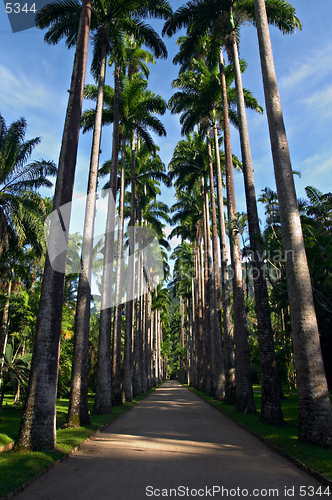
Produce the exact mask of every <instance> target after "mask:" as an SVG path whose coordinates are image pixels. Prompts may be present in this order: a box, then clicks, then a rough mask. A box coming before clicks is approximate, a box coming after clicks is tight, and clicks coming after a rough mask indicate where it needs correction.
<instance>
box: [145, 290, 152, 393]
mask: <svg viewBox="0 0 332 500" xmlns="http://www.w3.org/2000/svg"><path fill="white" fill-rule="evenodd" d="M151 300H152V299H151V292H150V290H149V291H148V292H147V294H146V311H145V325H146V330H147V376H148V389H151V387H152V363H153V356H152V321H151V318H152V311H151Z"/></svg>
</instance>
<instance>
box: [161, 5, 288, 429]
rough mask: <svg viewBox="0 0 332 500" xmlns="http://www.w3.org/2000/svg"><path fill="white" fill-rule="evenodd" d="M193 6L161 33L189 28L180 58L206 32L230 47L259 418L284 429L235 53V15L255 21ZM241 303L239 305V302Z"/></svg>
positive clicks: (244, 9) (222, 8) (278, 20)
mask: <svg viewBox="0 0 332 500" xmlns="http://www.w3.org/2000/svg"><path fill="white" fill-rule="evenodd" d="M270 3H271V4H272V5H271V8H270V5H269V4H270ZM194 4H195V5H194V8H192V7H193V6H192V5H190V9H188V4H187V6H186V7H184V8H180V9H179V10H178V11H177V12H176V13H175V15H174V18H173V19H172V20H171V21H168V22H167V23H166V25H165V28H164V31H165V30H166V28H167V29H168V32H169V33H170V32H171V31H172V30H173V31H174V29H175V27H178V26H180V25H181V24H183V23H187V24H188V23H190V25H189V30H188V31H189V36H188V38H187V40H186V41H185V44H186V47H185V48H183V53H185V52H186V51H187V52H188V50H190V45H191V44H192V43H195V42H197V39H198V38H200V37H202V36H204V35H205V34H206V32H207V31H209V32H210V33H211V37H212V40H213V47H212V49H213V50H215V46H219V47H221V46H222V45H223V44H225V40H226V45H227V44H228V47H229V48H230V53H231V58H232V60H233V65H234V73H235V79H236V90H237V104H238V116H239V125H240V127H239V129H240V138H241V150H242V159H243V171H244V180H245V190H246V200H247V209H248V216H249V233H250V240H251V246H252V247H253V261H254V266H255V269H256V270H257V273H256V274H257V279H255V282H254V285H255V297H256V300H255V304H256V311H257V320H258V328H259V336H260V345H261V348H260V359H261V372H262V387H263V388H262V393H263V396H262V411H261V418H262V420H263V421H265V422H271V423H279V424H281V425H282V424H283V418H282V414H281V407H280V401H279V400H278V398H277V396H274V395H275V394H277V390H276V389H277V376H276V372H275V369H274V349H273V333H272V327H271V320H270V313H269V304H268V295H267V286H266V280H265V277H264V272H263V267H262V259H261V254H262V251H261V247H260V243H259V240H260V228H259V220H258V214H257V205H256V197H255V188H254V181H253V170H252V164H251V155H250V146H249V136H248V129H247V122H246V114H245V104H244V99H243V89H242V81H241V72H240V64H239V57H238V48H237V35H238V33H237V28H238V23H236V21H235V16H236V15H238V18H239V20H240V22H243V19H246V20H247V21H248V20H249V21H252V22H254V21H255V18H254V15H253V6H254V3H253V2H246V3H245V4H243V3H242V2H236V1H231V2H227V1H226V2H225V1H223V0H220V1H219V2H211V3H209V0H203V1H196V2H194ZM267 4H268V7H269V15H270V18H269V20H270V22H273V23H275V24H277V25H278V26H279V27H280V28H281V29H283V30H284V31H291V30H292V29H293V26H294V23H295V24H296V19H295V20H294V16H293V12H292V11H291V9H289V5H288V4H286V3H285V2H282V3H281V2H280V5H279V11H277V10H276V9H275V2H269V1H267ZM207 9H209V10H207ZM203 12H208V14H207V15H206V16H205V18H202V17H201V15H202V14H203ZM281 13H282V14H281ZM219 57H220V69H221V75H222V73H223V61H222V53H221V49H220V55H219ZM222 81H223V80H222ZM229 145H230V142H229V140H227V145H226V141H225V148H226V150H227V149H228V147H229ZM236 302H237V301H236ZM240 302H241V303H242V300H241V301H240ZM243 326H244V325H243Z"/></svg>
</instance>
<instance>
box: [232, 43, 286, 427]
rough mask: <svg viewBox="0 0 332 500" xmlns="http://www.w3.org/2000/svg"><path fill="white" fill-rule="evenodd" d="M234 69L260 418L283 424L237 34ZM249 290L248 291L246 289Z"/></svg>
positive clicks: (274, 423) (267, 422)
mask: <svg viewBox="0 0 332 500" xmlns="http://www.w3.org/2000/svg"><path fill="white" fill-rule="evenodd" d="M232 51H233V68H234V75H235V86H236V97H237V110H238V118H239V130H240V143H241V152H242V165H243V176H244V186H245V193H246V202H247V213H248V226H249V236H250V246H251V256H252V270H253V272H254V274H253V281H254V292H255V309H256V317H257V326H258V342H259V357H260V368H261V379H262V404H261V413H260V419H261V420H262V422H264V423H266V424H273V425H284V424H285V423H284V419H283V416H282V411H281V404H280V394H279V384H278V377H277V370H276V365H275V356H274V343H273V330H272V325H271V312H270V305H269V298H268V293H267V283H266V277H265V268H264V262H263V251H262V245H261V241H262V238H261V231H260V227H259V219H258V212H257V202H256V193H255V183H254V172H253V168H252V160H251V151H250V141H249V132H248V124H247V116H246V110H245V102H244V97H243V86H242V78H241V70H240V62H239V54H238V48H237V41H236V36H235V34H234V36H233V37H232ZM247 293H248V291H247Z"/></svg>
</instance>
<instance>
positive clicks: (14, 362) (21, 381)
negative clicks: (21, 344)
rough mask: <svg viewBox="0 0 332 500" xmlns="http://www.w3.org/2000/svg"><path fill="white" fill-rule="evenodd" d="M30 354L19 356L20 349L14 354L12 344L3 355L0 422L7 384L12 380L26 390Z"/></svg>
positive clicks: (8, 345)
mask: <svg viewBox="0 0 332 500" xmlns="http://www.w3.org/2000/svg"><path fill="white" fill-rule="evenodd" d="M30 363H31V354H22V353H21V354H20V348H18V349H17V350H16V351H15V352H14V346H13V344H7V345H6V348H5V355H4V366H3V381H2V387H1V394H0V420H1V412H2V403H3V399H4V396H5V392H6V388H7V386H8V383H9V382H10V381H11V380H12V379H14V380H16V382H17V384H18V385H19V386H20V387H21V388H23V389H24V388H26V387H27V384H28V380H29V369H30Z"/></svg>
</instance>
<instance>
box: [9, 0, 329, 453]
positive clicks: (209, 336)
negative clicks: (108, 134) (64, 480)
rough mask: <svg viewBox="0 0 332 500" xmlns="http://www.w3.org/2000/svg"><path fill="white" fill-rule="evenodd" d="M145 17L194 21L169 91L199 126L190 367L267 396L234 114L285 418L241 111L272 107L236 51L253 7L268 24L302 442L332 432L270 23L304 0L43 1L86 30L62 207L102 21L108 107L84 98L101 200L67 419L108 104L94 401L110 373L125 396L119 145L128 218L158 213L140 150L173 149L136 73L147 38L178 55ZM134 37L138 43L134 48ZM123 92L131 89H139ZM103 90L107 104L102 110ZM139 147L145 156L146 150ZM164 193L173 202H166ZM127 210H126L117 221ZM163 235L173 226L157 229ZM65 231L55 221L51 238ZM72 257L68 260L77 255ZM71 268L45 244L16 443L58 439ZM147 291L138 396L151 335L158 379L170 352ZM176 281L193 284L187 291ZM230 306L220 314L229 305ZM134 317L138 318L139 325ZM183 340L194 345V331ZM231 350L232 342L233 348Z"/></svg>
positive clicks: (185, 117)
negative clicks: (247, 274)
mask: <svg viewBox="0 0 332 500" xmlns="http://www.w3.org/2000/svg"><path fill="white" fill-rule="evenodd" d="M147 17H160V18H163V19H165V20H166V23H165V26H164V30H163V32H164V34H167V35H169V36H171V35H172V34H174V33H175V32H176V31H177V29H179V28H181V27H186V29H187V36H186V38H184V39H183V40H182V43H181V48H180V51H179V54H178V56H177V58H176V60H177V62H180V63H181V64H182V68H181V71H180V75H179V78H178V79H177V81H176V82H175V83H174V85H175V86H176V87H178V88H179V89H180V92H177V93H176V94H175V95H174V96H173V98H172V99H171V102H170V106H171V109H172V111H173V112H181V113H182V116H181V122H182V124H183V132H184V133H186V134H187V133H188V132H192V133H193V135H191V136H188V138H187V140H186V141H182V142H181V143H179V144H178V146H177V147H176V149H175V153H174V156H173V159H172V162H171V165H170V169H171V172H172V176H173V178H176V187H177V198H178V208H180V210H179V212H178V213H177V214H176V216H175V217H174V222H181V225H180V226H178V229H177V232H178V233H177V234H180V235H181V237H182V240H183V243H182V245H183V249H184V251H185V254H186V258H188V256H189V255H190V252H189V251H188V248H187V246H186V243H185V240H186V239H189V240H190V241H191V242H193V246H192V253H193V255H192V259H193V267H194V269H195V278H196V279H195V280H193V276H191V287H189V284H187V286H186V287H185V296H186V297H187V298H188V294H189V293H191V309H190V307H189V306H188V304H189V302H188V303H187V309H186V310H187V314H189V313H188V311H190V310H191V311H192V312H191V315H192V316H191V317H192V323H191V325H192V326H191V335H190V336H189V337H188V342H187V346H188V362H187V370H188V367H190V370H192V371H191V379H192V380H193V383H194V384H196V385H197V386H198V387H199V388H202V389H204V390H206V391H207V392H211V391H212V392H213V394H215V396H216V397H218V398H223V397H226V398H229V400H231V399H232V398H233V397H234V395H235V404H236V407H237V408H238V409H239V410H241V411H244V412H254V411H255V406H254V400H253V394H252V386H251V380H250V357H249V346H248V331H247V318H246V309H245V300H244V292H243V283H242V263H241V254H240V244H239V238H238V234H237V231H236V224H235V214H236V200H235V194H234V183H233V165H234V163H237V162H236V161H234V159H233V155H232V149H231V140H230V120H233V122H235V123H236V124H237V125H238V127H239V131H240V139H241V153H242V169H243V174H244V182H245V192H246V200H247V211H248V223H249V234H250V245H251V248H252V256H253V264H254V268H255V269H256V271H257V279H255V282H254V288H255V304H256V315H257V322H258V331H259V345H260V364H261V372H262V410H261V418H262V420H263V421H265V422H270V423H278V424H280V425H282V424H283V419H282V414H281V410H280V402H279V400H278V394H279V391H278V384H277V377H276V372H275V369H274V364H275V363H274V350H273V336H272V328H271V321H270V311H269V303H268V295H267V286H266V281H265V279H264V275H263V272H261V271H262V246H261V235H260V228H259V222H258V216H257V207H256V195H255V188H254V181H253V171H252V164H251V157H250V146H249V138H248V130H247V123H246V115H245V106H246V105H247V106H249V107H253V108H254V109H256V110H258V111H260V107H259V105H258V103H257V102H256V101H255V99H254V98H253V97H252V96H251V95H250V93H248V92H247V91H244V90H243V88H242V82H241V71H242V70H243V69H244V67H243V64H242V63H241V61H240V60H239V56H238V37H239V28H240V25H241V23H242V22H243V21H245V22H250V23H252V24H254V25H256V26H257V33H258V37H259V46H260V55H261V63H262V74H263V82H264V92H265V98H266V108H267V117H268V121H269V128H270V137H271V147H272V152H273V160H274V168H275V175H276V182H277V189H278V197H279V203H280V216H281V225H282V231H283V241H284V247H285V250H286V251H287V252H288V255H292V259H289V260H288V261H287V282H288V291H289V300H290V304H291V322H292V331H293V339H294V351H295V362H296V369H297V380H298V390H299V423H300V427H299V436H300V438H301V439H303V440H306V441H310V442H315V443H320V444H327V443H329V442H330V440H331V429H332V426H331V424H332V421H331V419H332V417H331V415H332V414H331V407H330V400H329V395H328V390H327V384H326V379H325V374H324V368H323V363H322V357H321V352H320V346H319V335H318V328H317V322H316V319H315V318H316V316H315V311H314V305H313V300H312V293H311V284H310V276H309V272H308V266H307V263H306V257H305V251H304V244H303V236H302V230H301V224H300V218H299V214H298V207H297V201H296V196H295V189H294V182H293V177H292V176H293V173H292V170H291V164H290V160H289V152H288V146H287V138H286V134H285V131H284V125H283V118H282V110H281V105H280V98H279V94H278V87H277V82H276V77H275V71H274V65H273V56H272V50H271V43H270V37H269V32H268V23H273V24H275V25H277V26H278V27H279V28H280V29H281V30H282V31H283V32H284V33H287V32H292V31H294V30H295V28H296V27H300V26H301V25H300V22H299V20H298V19H297V18H296V16H295V12H294V9H293V7H292V6H290V5H289V4H287V3H286V2H283V1H281V0H266V1H264V0H247V1H243V0H217V1H216V0H192V1H190V2H188V3H187V4H185V5H183V6H182V7H180V8H179V9H178V10H177V11H176V12H174V13H173V12H172V9H171V7H170V5H169V3H168V2H167V1H164V0H159V1H157V2H156V1H154V2H152V1H150V0H136V1H133V0H125V1H120V0H115V1H113V2H99V1H98V0H97V1H95V2H93V3H92V2H91V0H84V1H83V3H82V5H80V3H78V2H77V1H67V2H65V3H62V2H56V3H54V4H49V5H48V6H46V7H45V8H44V9H42V10H41V11H40V12H39V14H38V16H37V23H38V25H39V27H41V28H49V30H48V32H47V34H46V41H48V42H49V43H57V42H58V41H59V40H60V39H61V38H62V37H65V38H66V43H67V45H68V46H72V45H75V44H76V52H75V60H74V66H73V74H72V83H71V89H70V93H69V94H70V95H69V101H68V108H67V114H66V121H65V127H64V133H63V140H62V147H61V153H60V159H59V166H58V176H57V182H56V188H55V196H54V203H53V210H54V211H57V212H59V210H60V208H61V207H62V206H63V205H65V204H67V203H70V202H71V200H72V191H73V182H74V174H75V167H76V155H77V145H78V137H79V129H80V126H81V110H82V99H83V94H84V77H85V71H86V64H87V50H88V39H89V34H90V32H91V33H92V42H93V63H92V71H93V74H94V76H95V77H96V80H98V88H95V89H92V88H88V89H87V90H86V92H87V94H86V95H89V96H90V97H92V96H94V97H95V99H96V110H95V112H92V111H90V112H88V113H87V114H86V115H85V117H84V120H83V124H84V126H85V127H86V128H89V127H91V123H93V128H94V136H93V147H92V153H91V162H90V172H89V187H88V194H89V206H87V209H86V224H85V232H84V237H83V251H82V269H83V271H82V273H81V276H80V285H79V292H78V302H77V311H76V318H77V320H76V325H75V342H74V345H75V348H74V356H73V370H72V389H71V395H72V396H71V403H70V411H69V423H70V424H71V425H77V424H78V423H86V422H87V421H88V419H89V415H88V411H87V346H88V324H89V314H90V289H89V286H88V283H89V282H90V273H91V255H92V248H91V242H92V234H93V219H94V207H95V192H96V184H97V172H98V158H99V149H100V137H101V125H102V123H103V118H104V121H105V123H107V122H110V121H112V122H113V144H112V154H111V162H110V165H109V170H110V179H109V183H108V187H109V188H110V192H111V196H110V197H109V200H110V201H109V208H108V221H107V227H106V232H105V235H106V236H105V248H104V273H103V283H102V290H103V293H102V300H103V301H105V303H104V304H103V306H102V311H101V317H100V330H99V349H98V373H97V388H96V399H95V409H94V411H95V412H96V413H103V412H108V411H110V409H111V406H112V391H111V390H110V388H111V386H112V384H113V385H114V391H113V393H114V395H115V397H116V402H118V403H119V402H120V392H121V389H120V383H119V372H120V368H119V367H120V366H121V365H120V363H119V359H120V344H121V328H120V322H121V318H122V308H121V306H118V307H116V308H115V319H114V320H113V326H114V333H113V366H112V364H111V350H112V348H111V347H112V346H111V327H112V321H111V320H112V309H111V308H110V307H107V306H108V304H109V303H108V298H107V290H112V289H113V288H114V289H115V290H114V293H115V295H116V294H117V293H119V292H118V291H117V290H119V288H118V280H117V279H116V280H115V283H113V275H112V273H110V274H108V273H109V271H110V270H111V269H110V268H113V266H112V265H109V264H110V263H113V260H114V255H115V252H116V253H117V257H118V259H117V262H118V263H120V262H121V260H122V259H121V258H119V257H121V255H122V252H123V247H121V245H122V243H121V242H122V238H119V240H118V244H117V246H116V245H115V242H114V236H113V234H114V232H113V230H112V229H114V220H115V215H116V212H115V203H114V200H115V199H116V195H117V191H118V189H117V184H118V163H119V152H120V145H121V177H120V196H119V198H120V205H119V214H120V216H121V219H122V217H123V216H124V214H125V210H126V207H125V189H124V187H125V183H126V179H125V168H124V166H125V164H126V159H125V158H126V154H127V151H126V149H127V145H128V147H129V155H130V171H131V174H130V183H131V199H130V226H134V224H135V221H137V219H138V221H139V224H140V225H141V226H142V225H144V224H145V223H146V221H147V219H148V217H147V213H148V212H149V208H148V207H149V205H148V203H147V204H146V205H145V207H146V213H145V214H144V213H143V207H144V198H145V197H146V196H147V191H148V187H147V184H146V188H145V187H144V185H143V190H139V189H136V182H137V173H138V171H137V169H138V165H139V164H140V158H139V155H140V153H141V152H144V148H147V154H149V152H150V151H152V154H150V156H147V158H149V160H148V161H149V162H152V163H154V162H155V161H157V163H159V166H160V163H161V162H160V161H159V160H158V159H157V160H156V158H157V157H156V150H155V149H154V150H153V144H152V141H151V138H150V136H149V134H148V133H147V129H148V128H151V127H152V128H154V129H155V130H156V131H157V133H159V134H160V135H162V134H164V133H165V131H164V130H163V127H162V125H161V123H160V122H159V121H158V120H157V119H156V118H155V117H153V113H155V112H158V113H162V112H164V111H165V103H163V101H162V99H161V98H159V97H158V96H155V95H153V94H152V93H149V91H147V88H146V82H145V80H144V78H143V76H142V75H140V74H139V73H138V70H139V68H142V53H140V54H139V52H140V50H141V44H142V43H144V44H145V45H146V46H147V47H148V48H150V49H151V50H152V51H153V53H154V56H155V57H160V56H163V57H165V56H166V54H167V52H166V47H165V45H164V43H163V42H162V40H161V39H160V37H159V36H158V35H157V33H156V32H155V31H154V30H153V29H152V28H151V27H150V26H149V25H147V24H146V23H145V22H144V19H146V18H147ZM125 35H126V36H125ZM133 40H135V42H134V41H133ZM126 42H127V43H126ZM223 48H226V50H227V53H228V56H229V59H230V61H231V63H232V68H227V67H226V66H225V61H224V56H223V50H222V49H223ZM135 51H136V55H134V53H135ZM109 56H110V59H109V61H111V63H113V64H114V88H113V90H111V89H109V88H108V87H107V86H105V73H106V66H107V58H108V57H109ZM144 57H145V61H147V60H148V59H150V60H151V57H152V55H149V56H147V55H146V56H144ZM227 79H228V85H227ZM232 79H234V80H235V91H236V95H235V96H234V91H232V89H230V88H229V87H230V85H229V83H230V82H231V81H232ZM135 92H136V93H135ZM232 92H233V93H232ZM107 94H108V99H109V102H108V104H107ZM126 95H128V99H127V101H126V97H125V96H126ZM105 96H106V98H105ZM136 97H137V99H136ZM104 102H105V103H106V106H105V109H104ZM235 102H236V104H235ZM107 116H108V117H107ZM195 127H197V132H196V131H194V129H195ZM193 131H194V132H193ZM220 131H222V132H223V143H224V155H222V154H220V149H219V142H220V141H219V132H220ZM211 139H212V144H211ZM143 144H144V146H143ZM142 156H144V155H143V154H142ZM223 157H224V164H225V179H226V192H227V218H228V236H229V244H230V254H231V264H232V290H233V310H234V341H233V325H232V314H231V308H230V290H229V286H228V283H229V278H228V276H227V272H228V266H227V256H226V227H225V221H224V208H223V180H222V174H221V167H222V159H223ZM189 164H190V166H191V167H194V168H195V169H197V171H198V175H197V176H192V175H190V173H191V174H192V171H191V172H190V173H189V172H188V166H189ZM105 168H106V167H105ZM161 173H162V171H160V170H159V173H158V176H159V177H158V178H161V177H162V176H161ZM155 179H157V176H155ZM215 184H216V187H217V203H215V194H214V189H215ZM145 191H146V192H145ZM192 194H195V195H196V194H197V197H196V196H192ZM137 198H139V199H137ZM198 200H199V201H198ZM194 204H196V205H197V206H196V207H194V210H195V211H196V215H195V217H196V219H195V217H194V218H191V219H188V218H186V210H191V209H193V205H194ZM150 208H151V207H150ZM159 208H160V207H159ZM165 208H166V207H164V208H163V210H164V211H165ZM174 210H175V209H174ZM210 210H211V215H210ZM150 212H151V210H150ZM69 218H70V213H69V212H68V213H67V219H68V220H63V224H64V226H65V227H68V226H69ZM121 224H122V222H121V223H120V225H119V227H120V226H121ZM210 226H211V228H210ZM50 230H51V234H55V235H56V234H57V233H56V228H55V227H52V226H51V229H50ZM218 233H219V234H218ZM211 236H212V237H211ZM218 236H219V242H218ZM159 237H160V239H161V240H162V238H163V237H162V234H161V233H160V232H159ZM56 243H57V242H56V236H55V241H54V244H56ZM140 244H141V242H140V241H137V242H136V241H135V231H130V232H129V255H130V256H133V255H134V252H135V247H136V246H137V245H140ZM219 245H220V249H221V253H220V261H221V282H220V277H219V255H218V251H219V247H218V246H219ZM63 258H64V261H63V266H64V265H65V255H63ZM131 262H132V265H131V266H129V273H128V287H129V289H130V290H131V292H132V293H131V295H132V296H134V288H135V276H138V277H139V278H138V281H139V282H140V280H142V275H143V266H142V265H141V264H140V262H139V261H138V263H137V266H138V267H137V270H135V259H133V258H132V259H131ZM119 265H120V264H119ZM179 265H180V264H179ZM188 265H189V264H188ZM63 270H64V267H63ZM112 270H113V269H112ZM120 275H121V270H120V269H119V267H118V268H117V274H116V276H117V277H118V276H120ZM64 280H65V273H64V272H63V273H60V272H58V271H55V270H54V269H53V268H52V265H51V262H50V259H49V258H48V257H46V263H45V269H44V275H43V284H42V289H41V297H40V307H39V314H38V320H37V328H36V335H35V341H34V349H33V357H32V365H31V374H30V381H29V389H28V398H27V403H26V407H25V410H24V414H23V418H22V424H21V429H20V433H19V437H18V440H17V445H18V446H20V447H24V448H32V449H45V448H46V449H49V448H53V447H54V444H55V402H56V387H57V375H58V359H59V343H60V335H61V315H62V304H63V297H64V295H63V290H64ZM136 281H137V280H136ZM193 281H194V282H193ZM113 285H114V286H113ZM189 290H190V292H189ZM149 293H150V292H148V294H146V296H145V298H144V299H143V298H142V299H141V300H139V301H137V303H136V304H135V303H134V301H133V300H131V301H129V302H128V303H127V306H126V325H125V344H124V359H123V380H122V389H123V390H124V393H125V396H126V398H127V399H128V400H130V399H131V398H132V395H133V391H134V390H135V391H136V392H137V393H139V392H140V391H141V390H144V389H145V388H146V387H149V380H150V382H151V375H150V373H151V371H150V370H149V369H147V366H150V367H151V364H150V362H149V359H151V353H152V351H153V348H152V346H154V353H155V354H154V364H153V367H154V370H155V379H157V380H159V378H160V377H159V374H160V372H163V367H162V366H161V365H162V363H161V361H160V359H161V358H160V351H161V333H160V332H161V323H162V318H161V314H160V312H158V310H157V309H156V312H155V314H154V316H152V315H151V314H150V312H149V311H150V307H151V306H150V299H149ZM158 294H159V296H161V297H163V296H164V293H163V292H162V290H161V289H160V287H159V289H158V288H157V299H158ZM180 295H183V291H181V293H180ZM166 302H167V300H164V301H163V306H162V307H166ZM221 304H222V306H221ZM104 306H105V307H104ZM183 310H184V309H183ZM135 311H136V313H135ZM221 312H222V313H223V317H221ZM148 318H151V324H154V325H155V327H154V334H152V333H151V332H152V327H151V328H150V327H149V320H148ZM152 318H153V319H152ZM134 325H136V333H135V336H134ZM222 327H223V328H222ZM222 329H223V332H224V336H223V338H222V334H221V332H222ZM149 331H150V333H149ZM189 331H190V328H189ZM133 340H134V346H133ZM181 341H182V343H183V345H184V339H183V338H182V339H181ZM223 351H225V355H224V352H223ZM133 352H134V353H135V359H134V357H133ZM313 353H314V356H313ZM112 369H113V374H112ZM112 375H113V376H112ZM113 402H115V401H113Z"/></svg>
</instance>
